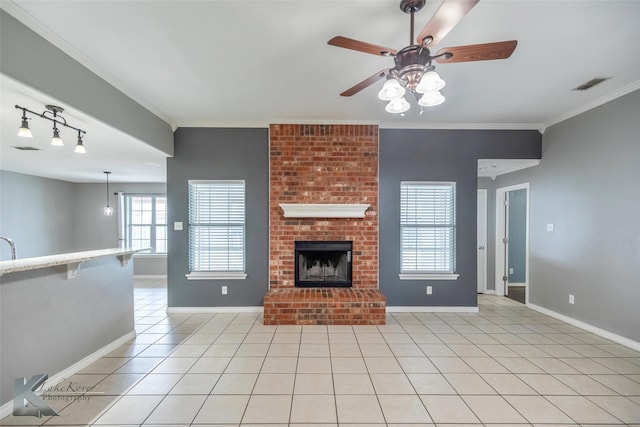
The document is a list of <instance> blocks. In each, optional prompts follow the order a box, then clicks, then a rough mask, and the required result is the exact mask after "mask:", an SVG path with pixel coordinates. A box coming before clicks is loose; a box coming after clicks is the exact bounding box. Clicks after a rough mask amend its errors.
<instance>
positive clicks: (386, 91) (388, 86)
mask: <svg viewBox="0 0 640 427" xmlns="http://www.w3.org/2000/svg"><path fill="white" fill-rule="evenodd" d="M405 92H406V90H405V88H403V87H402V86H401V85H400V83H398V81H397V80H396V79H389V80H387V81H386V82H384V85H383V86H382V89H380V92H378V99H380V100H382V101H391V100H392V99H396V98H400V97H401V96H404V93H405Z"/></svg>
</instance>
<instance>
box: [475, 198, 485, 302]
mask: <svg viewBox="0 0 640 427" xmlns="http://www.w3.org/2000/svg"><path fill="white" fill-rule="evenodd" d="M477 243H478V244H477V254H478V255H477V257H478V293H484V291H486V289H487V249H486V248H487V190H485V189H479V190H478V239H477Z"/></svg>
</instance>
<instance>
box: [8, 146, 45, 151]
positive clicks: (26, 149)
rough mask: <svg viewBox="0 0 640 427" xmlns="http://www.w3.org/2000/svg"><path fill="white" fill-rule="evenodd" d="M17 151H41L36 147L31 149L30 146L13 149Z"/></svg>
mask: <svg viewBox="0 0 640 427" xmlns="http://www.w3.org/2000/svg"><path fill="white" fill-rule="evenodd" d="M13 148H15V149H16V150H21V151H40V149H39V148H36V147H29V146H21V147H13Z"/></svg>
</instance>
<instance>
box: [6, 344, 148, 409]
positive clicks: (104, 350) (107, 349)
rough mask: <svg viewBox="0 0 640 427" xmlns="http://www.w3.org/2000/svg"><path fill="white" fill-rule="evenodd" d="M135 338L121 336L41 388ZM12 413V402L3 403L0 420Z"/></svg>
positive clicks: (53, 377) (57, 375) (52, 384)
mask: <svg viewBox="0 0 640 427" xmlns="http://www.w3.org/2000/svg"><path fill="white" fill-rule="evenodd" d="M135 336H136V331H131V332H128V333H126V334H125V335H123V336H121V337H120V338H118V339H116V340H115V341H112V342H111V343H109V344H107V345H105V346H104V347H102V348H101V349H99V350H97V351H95V352H93V353H91V354H90V355H88V356H87V357H85V358H84V359H81V360H80V361H79V362H76V363H74V364H73V365H71V366H69V367H68V368H66V369H64V370H62V371H60V372H58V373H56V374H54V375H52V376H50V377H49V379H47V381H46V382H45V383H44V384H43V385H42V388H43V389H47V388H49V387H53V386H54V385H56V384H58V383H60V382H61V381H64V380H65V379H67V378H69V377H70V376H72V375H74V374H76V373H77V372H78V371H81V370H82V369H84V368H86V367H87V366H89V365H91V364H92V363H93V362H95V361H97V360H98V359H100V358H101V357H103V356H105V355H107V354H109V353H111V352H112V351H113V350H115V349H117V348H118V347H120V346H121V345H122V344H124V343H126V342H127V341H129V340H130V339H132V338H135ZM35 373H36V372H34V374H35ZM12 413H13V400H10V401H9V402H7V403H5V404H4V405H2V406H1V407H0V419H2V418H4V417H6V416H8V415H11V414H12Z"/></svg>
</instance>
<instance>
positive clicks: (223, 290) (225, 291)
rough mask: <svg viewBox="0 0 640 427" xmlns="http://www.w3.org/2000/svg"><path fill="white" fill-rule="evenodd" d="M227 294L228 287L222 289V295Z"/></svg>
mask: <svg viewBox="0 0 640 427" xmlns="http://www.w3.org/2000/svg"><path fill="white" fill-rule="evenodd" d="M226 294H227V287H226V286H223V287H222V295H226Z"/></svg>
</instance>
